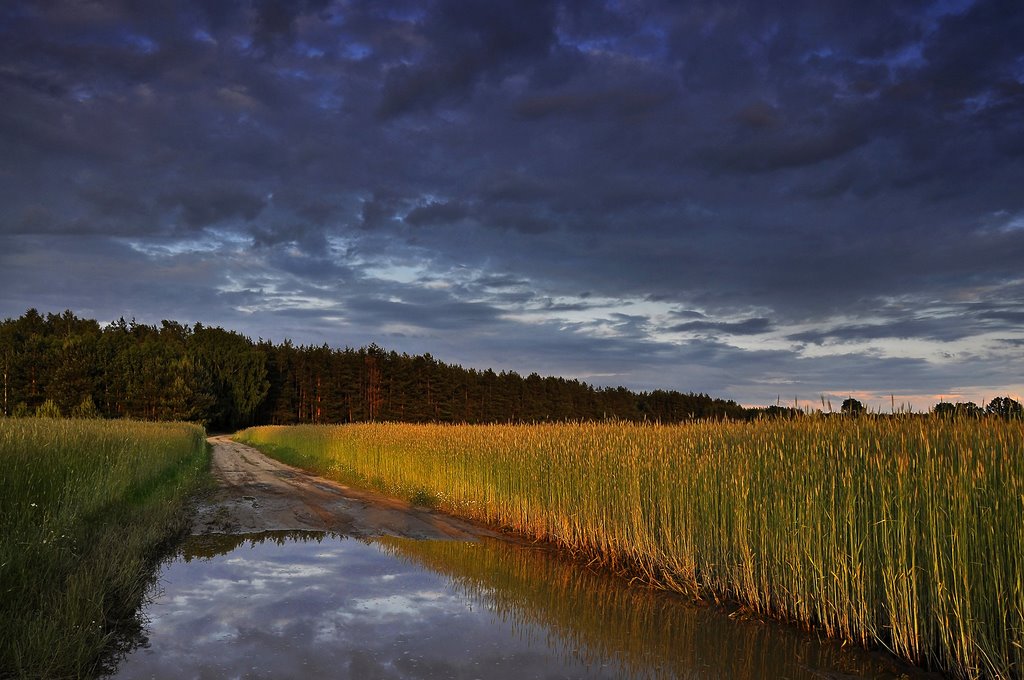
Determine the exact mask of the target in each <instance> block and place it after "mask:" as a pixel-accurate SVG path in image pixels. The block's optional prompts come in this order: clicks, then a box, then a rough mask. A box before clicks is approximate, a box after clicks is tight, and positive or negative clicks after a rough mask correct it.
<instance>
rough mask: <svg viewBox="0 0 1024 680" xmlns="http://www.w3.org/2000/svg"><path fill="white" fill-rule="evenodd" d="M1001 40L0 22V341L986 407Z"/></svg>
mask: <svg viewBox="0 0 1024 680" xmlns="http://www.w3.org/2000/svg"><path fill="white" fill-rule="evenodd" d="M780 6H784V9H782V8H781V7H780ZM1022 36H1024V5H1022V4H1021V3H1020V2H1019V1H1018V0H1005V1H1004V0H996V1H988V0H976V1H974V2H972V1H971V0H941V1H939V2H911V1H903V0H885V1H877V2H875V1H870V0H856V1H836V2H826V3H822V2H811V1H808V2H787V3H765V2H759V1H758V2H755V1H751V2H702V1H699V0H698V1H696V2H686V3H681V2H658V1H651V2H644V1H633V0H618V1H612V0H609V1H608V2H598V1H596V0H588V1H585V2H584V1H576V0H563V1H550V2H547V1H545V2H533V1H530V0H442V1H438V2H400V1H395V2H387V1H372V2H370V1H367V2H359V1H348V0H343V1H340V2H330V1H327V0H303V1H297V0H294V1H293V0H253V1H246V2H229V1H226V0H225V1H218V2H187V1H184V0H183V1H180V2H173V3H167V2H144V1H139V0H121V1H119V2H118V1H111V2H101V1H97V2H86V1H82V0H75V1H67V0H51V1H47V2H35V3H31V2H21V1H19V0H7V1H5V2H4V3H3V6H2V8H0V318H4V317H12V318H13V317H17V316H20V315H21V314H23V313H24V312H25V311H26V310H27V309H28V308H30V307H33V308H36V309H38V310H39V311H41V312H44V313H45V312H61V311H63V310H65V309H71V310H72V311H74V312H75V313H76V314H78V315H79V316H85V317H89V318H95V319H97V320H99V321H101V322H109V321H113V320H115V319H117V318H119V317H122V316H123V317H125V318H127V319H131V318H133V317H134V318H135V319H137V320H138V321H139V322H143V323H159V321H160V320H162V319H173V320H177V321H180V322H183V323H194V322H202V323H204V324H207V325H220V326H224V327H225V328H230V329H233V330H237V331H239V332H242V333H244V334H246V335H249V336H250V337H252V338H254V339H255V338H266V339H271V340H274V341H280V340H283V339H285V338H291V339H292V340H294V341H295V342H297V343H312V344H318V345H319V344H323V343H327V344H330V345H332V346H335V347H345V346H352V347H359V346H362V345H366V344H369V343H377V344H378V345H380V346H382V347H385V348H386V349H389V350H390V349H394V350H397V351H399V352H409V353H416V354H418V353H424V352H429V353H431V354H432V355H433V356H434V357H436V358H438V359H441V360H443V361H447V362H452V363H458V364H461V365H463V366H467V367H476V368H487V367H491V368H494V369H496V370H515V371H518V372H520V373H523V374H527V373H530V372H538V373H540V374H542V375H561V376H566V377H571V378H579V379H581V380H585V381H587V382H590V383H592V384H595V385H599V386H604V385H609V386H616V385H624V386H626V387H629V388H632V389H639V390H648V389H655V388H665V389H677V390H681V391H684V392H688V391H694V392H705V393H708V394H711V395H713V396H718V397H724V398H729V399H735V400H736V401H738V402H740V403H743V404H746V405H765V404H774V403H776V402H777V401H780V402H781V403H783V404H787V405H792V404H798V405H800V406H803V407H820V406H821V404H822V403H823V400H824V402H825V403H827V402H828V401H831V402H832V403H833V406H834V407H835V408H836V409H838V403H837V401H836V400H840V401H841V400H842V399H843V398H845V397H847V396H854V397H856V398H859V399H861V400H862V401H863V402H864V403H865V404H867V405H869V406H872V407H874V408H876V409H883V410H888V409H889V408H890V407H891V405H892V404H893V403H895V404H896V405H897V407H898V406H899V405H900V404H909V405H911V406H913V407H914V408H918V409H923V408H928V407H929V406H931V405H932V404H934V403H935V402H937V401H939V400H940V399H942V400H946V401H958V400H960V401H966V400H973V401H976V402H978V403H984V402H986V401H987V400H989V399H991V398H992V397H994V396H999V395H1011V396H1014V397H1016V398H1018V399H1019V398H1020V397H1021V395H1022V394H1024V38H1022Z"/></svg>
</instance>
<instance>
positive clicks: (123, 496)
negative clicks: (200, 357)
mask: <svg viewBox="0 0 1024 680" xmlns="http://www.w3.org/2000/svg"><path fill="white" fill-rule="evenodd" d="M206 464H207V447H206V442H205V433H204V432H203V429H202V428H201V427H198V426H195V425H189V424H184V423H139V422H126V421H101V420H59V419H50V418H33V419H20V418H17V419H16V418H7V419H0V526H3V532H2V533H0V584H2V586H0V590H2V592H0V621H3V625H2V626H0V677H8V676H10V677H40V678H61V677H83V676H91V675H93V674H95V673H97V672H99V671H100V669H101V662H102V659H103V657H104V655H105V654H108V655H109V652H110V647H111V645H112V643H114V642H116V639H117V637H118V629H119V626H121V625H122V624H123V623H124V622H126V621H128V620H130V619H131V618H132V616H133V614H134V610H135V609H136V607H137V606H138V604H139V603H140V601H141V598H142V596H143V593H144V590H145V586H146V584H147V582H148V580H149V578H150V576H151V574H152V566H153V562H154V560H155V559H156V558H157V557H158V555H159V553H160V549H161V547H162V546H164V545H166V544H167V542H168V541H169V540H171V539H172V538H173V537H175V536H176V535H178V534H179V533H180V531H182V530H183V529H184V528H185V527H187V522H188V515H187V511H186V501H187V497H188V495H189V494H190V493H191V492H192V491H193V490H194V489H195V488H196V486H197V484H198V481H199V480H200V479H201V477H202V475H203V474H204V470H205V468H206Z"/></svg>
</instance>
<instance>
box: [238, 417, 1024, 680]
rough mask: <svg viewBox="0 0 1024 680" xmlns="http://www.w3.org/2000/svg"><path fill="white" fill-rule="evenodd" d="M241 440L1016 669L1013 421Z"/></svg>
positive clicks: (1023, 562) (731, 596)
mask: <svg viewBox="0 0 1024 680" xmlns="http://www.w3.org/2000/svg"><path fill="white" fill-rule="evenodd" d="M239 439H240V440H241V441H245V442H247V443H250V444H253V445H256V446H259V447H261V448H263V449H264V450H266V451H267V452H268V453H271V454H272V455H275V456H277V457H279V458H281V459H283V460H285V461H286V462H290V463H292V464H295V465H299V466H302V467H306V468H308V469H311V470H314V471H316V472H318V473H320V474H324V475H326V476H330V477H333V478H336V479H339V480H341V481H344V482H348V483H354V484H361V485H364V486H370V487H374V488H377V489H380V490H383V491H387V492H389V493H393V494H396V495H400V496H405V497H406V498H410V499H414V500H416V501H417V502H420V503H425V504H429V505H434V506H436V507H438V508H440V509H442V510H445V511H448V512H452V513H454V514H457V515H462V516H465V517H469V518H473V519H476V520H480V521H484V522H487V523H490V524H494V525H498V526H501V527H505V528H508V529H512V530H514V531H516V532H519V533H522V534H525V535H527V536H531V537H535V538H538V539H545V540H550V541H554V542H557V543H559V544H561V545H563V546H565V547H566V548H568V549H570V550H572V551H575V552H577V553H579V554H581V555H587V556H595V557H597V558H599V559H600V560H601V561H603V562H604V563H606V564H607V565H609V566H610V567H612V568H615V569H621V570H623V571H629V572H631V573H633V574H635V575H639V576H640V577H641V578H643V579H644V580H646V581H649V582H651V583H656V584H659V585H661V586H663V587H666V588H670V589H674V590H678V591H681V592H686V593H691V594H692V593H697V594H699V595H701V596H703V597H714V598H723V599H728V600H734V601H738V602H741V603H744V604H746V605H747V606H749V607H751V608H752V609H754V610H756V611H758V612H761V613H763V614H766V615H770V616H775V617H779V618H783V619H787V620H793V621H799V622H802V623H805V624H808V625H814V626H816V627H818V628H819V629H821V630H824V631H825V632H827V633H828V634H829V635H832V636H835V637H839V638H845V639H848V640H852V641H855V642H858V643H863V644H868V645H872V644H881V645H884V646H886V647H888V648H890V649H891V650H892V651H894V652H895V653H896V654H898V655H899V656H901V657H904V658H906V659H908V660H911V661H913V662H915V663H917V664H920V665H923V666H927V667H931V668H940V669H944V670H946V671H948V672H950V673H953V674H955V675H957V676H961V677H970V678H973V677H1005V678H1011V677H1017V678H1019V677H1021V675H1022V672H1024V648H1022V644H1024V540H1022V539H1024V430H1022V426H1021V424H1020V423H1019V422H1012V421H1011V422H1007V421H1002V420H997V419H985V420H945V419H938V418H936V419H922V418H904V419H887V418H886V419H883V418H859V419H849V418H842V419H840V418H824V417H821V418H818V417H809V418H804V419H800V420H795V421H785V420H780V421H769V422H758V423H721V422H715V423H711V422H702V423H694V424H690V425H681V426H657V425H629V424H562V425H537V426H521V425H507V426H440V425H398V424H369V425H350V426H333V427H332V426H299V427H287V428H285V427H263V428H253V429H250V430H245V431H243V432H242V433H240V434H239Z"/></svg>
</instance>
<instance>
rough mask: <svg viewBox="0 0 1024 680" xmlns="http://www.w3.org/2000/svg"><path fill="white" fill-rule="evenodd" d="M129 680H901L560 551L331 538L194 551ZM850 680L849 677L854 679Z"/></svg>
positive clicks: (152, 611) (277, 537) (871, 662)
mask: <svg viewBox="0 0 1024 680" xmlns="http://www.w3.org/2000/svg"><path fill="white" fill-rule="evenodd" d="M160 587H161V590H160V591H159V592H158V593H157V594H156V595H155V597H154V602H153V604H152V605H150V607H149V609H148V617H149V619H150V624H149V626H148V635H149V640H148V643H147V644H146V645H145V646H143V647H141V648H139V649H137V650H135V652H133V653H132V654H131V655H129V656H128V657H127V658H126V659H125V660H124V661H123V662H122V664H121V666H120V668H119V669H118V673H117V675H116V676H115V677H117V678H223V677H246V678H261V677H266V678H271V677H273V678H284V677H324V678H339V677H350V678H484V677H486V678H515V679H516V680H521V679H524V678H554V677H558V678H602V677H608V678H611V677H658V676H665V677H691V678H719V677H721V678H727V677H728V678H759V677H788V678H821V677H873V678H894V677H898V674H899V673H900V672H903V671H905V669H903V668H900V667H897V666H896V665H894V664H892V663H890V662H889V661H887V660H886V659H883V658H880V657H878V656H876V655H871V654H867V653H859V652H853V653H851V652H848V651H844V650H840V649H839V647H838V646H837V645H833V644H829V643H827V644H824V645H822V644H819V643H818V642H817V641H816V640H814V639H813V638H811V637H809V636H805V635H802V634H800V633H799V632H797V631H795V630H793V629H790V628H787V627H783V626H776V625H773V624H764V623H759V622H750V621H735V620H731V619H729V618H728V617H727V616H725V615H724V614H723V613H721V612H719V611H715V610H711V609H708V608H701V607H694V606H692V605H689V604H688V603H686V602H684V601H682V600H680V599H679V598H676V597H672V596H667V595H664V594H662V593H657V592H652V591H647V590H643V589H636V588H628V587H626V586H625V585H624V584H623V582H622V581H621V580H619V579H616V578H613V577H609V576H607V575H604V574H600V573H594V572H590V571H587V570H585V569H583V568H581V567H580V566H579V565H576V564H573V563H570V562H568V561H566V560H564V559H561V558H560V557H557V556H555V555H552V554H550V553H548V552H547V551H543V550H535V549H530V548H525V547H522V546H518V545H510V544H506V543H503V542H498V541H485V542H482V543H466V542H456V541H415V540H410V539H396V538H382V539H376V540H374V541H372V542H371V541H359V540H355V539H347V538H341V537H337V536H331V535H325V534H319V533H301V532H290V533H268V534H260V535H258V536H249V537H238V536H206V537H193V538H192V539H190V540H189V541H188V542H187V543H186V545H185V546H184V548H183V550H182V553H181V554H180V555H179V557H178V559H176V560H174V561H173V562H171V563H170V564H168V565H167V566H166V567H165V568H164V572H163V573H162V575H161V579H160ZM838 674H842V675H841V676H840V675H838Z"/></svg>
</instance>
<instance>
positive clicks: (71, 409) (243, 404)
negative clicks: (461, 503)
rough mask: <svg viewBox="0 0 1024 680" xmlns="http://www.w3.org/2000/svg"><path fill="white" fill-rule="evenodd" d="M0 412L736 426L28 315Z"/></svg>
mask: <svg viewBox="0 0 1024 680" xmlns="http://www.w3.org/2000/svg"><path fill="white" fill-rule="evenodd" d="M0 372H2V376H0V379H2V386H0V387H2V391H3V394H2V395H0V398H2V404H0V406H2V408H3V414H4V415H32V414H40V415H65V416H79V417H106V418H135V419H142V420H188V421H193V422H199V423H202V424H204V425H206V426H207V427H208V428H209V429H211V430H214V431H218V430H235V429H238V428H241V427H245V426H249V425H264V424H282V425H290V424H296V423H353V422H368V421H401V422H437V423H496V422H501V423H508V422H511V423H530V422H542V421H565V420H606V419H616V420H625V421H644V420H650V421H659V422H663V423H674V422H681V421H684V420H692V419H698V418H701V419H704V418H729V419H743V418H750V417H752V416H753V415H754V413H755V411H756V410H750V409H745V408H744V407H742V406H740V405H739V404H737V403H736V402H734V401H728V400H723V399H716V398H712V397H710V396H708V395H706V394H693V393H682V392H677V391H666V390H655V391H652V392H633V391H630V390H628V389H626V388H624V387H615V388H598V387H594V386H591V385H588V384H587V383H584V382H581V381H579V380H569V379H566V378H557V377H542V376H540V375H537V374H536V373H531V374H530V375H528V376H526V377H523V376H521V375H519V374H518V373H515V372H510V371H502V372H498V373H496V372H494V371H493V370H489V369H488V370H477V369H473V368H468V369H467V368H463V367H461V366H458V365H453V364H447V363H444V362H442V361H438V360H437V359H435V358H434V357H432V356H431V355H430V354H422V355H415V356H410V355H409V354H399V353H397V352H394V351H387V350H385V349H383V348H381V347H378V346H377V345H370V346H369V347H362V348H359V349H353V348H350V347H345V348H343V349H338V348H333V347H330V346H328V345H326V344H324V345H319V346H314V345H295V344H293V343H291V342H290V341H287V340H285V341H284V342H281V343H279V344H275V343H272V342H269V341H265V340H259V341H253V340H251V339H249V338H247V337H245V336H243V335H241V334H239V333H236V332H234V331H230V330H225V329H223V328H219V327H210V326H204V325H203V324H199V323H197V324H195V325H193V326H189V325H187V324H181V323H178V322H176V321H162V322H161V323H160V325H159V326H156V325H146V324H141V323H136V322H135V321H134V320H132V321H125V320H124V319H123V318H121V319H118V320H117V321H115V322H113V323H109V324H101V323H99V322H98V321H96V320H94V319H85V318H79V317H78V316H76V315H75V314H74V313H73V312H71V311H70V310H68V311H65V312H63V313H62V314H45V315H43V314H40V313H39V312H38V311H36V310H35V309H30V310H28V311H27V312H25V314H23V315H22V316H21V317H19V318H17V319H5V320H4V321H2V322H0Z"/></svg>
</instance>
